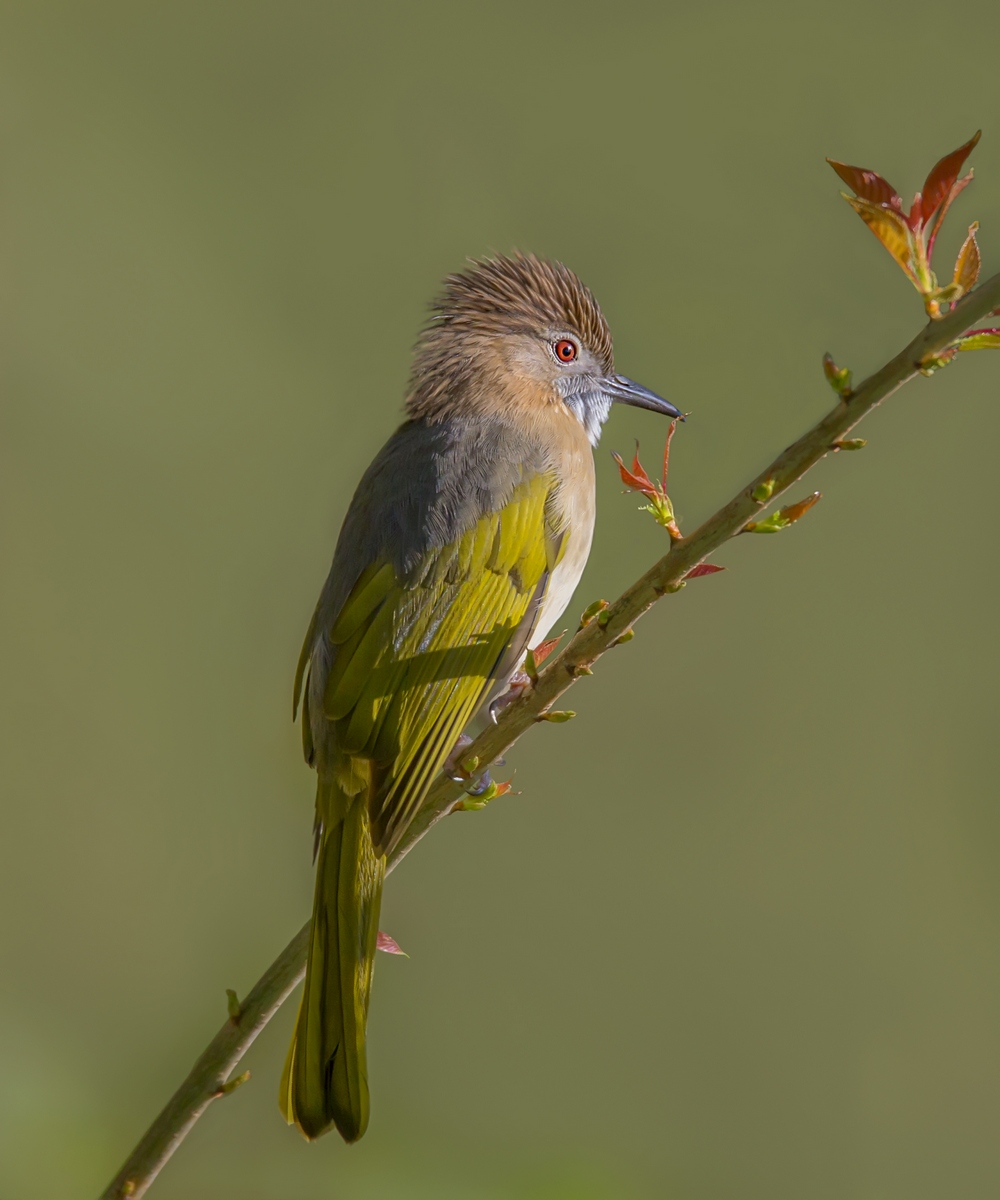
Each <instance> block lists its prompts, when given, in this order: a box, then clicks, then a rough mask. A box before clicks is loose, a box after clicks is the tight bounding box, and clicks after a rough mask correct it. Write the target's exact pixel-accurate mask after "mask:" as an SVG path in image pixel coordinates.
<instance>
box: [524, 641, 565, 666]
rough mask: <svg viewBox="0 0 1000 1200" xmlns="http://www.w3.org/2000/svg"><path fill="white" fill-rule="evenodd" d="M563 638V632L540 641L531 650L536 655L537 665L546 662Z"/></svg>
mask: <svg viewBox="0 0 1000 1200" xmlns="http://www.w3.org/2000/svg"><path fill="white" fill-rule="evenodd" d="M561 640H562V634H560V635H559V637H554V638H549V640H548V641H547V642H539V643H538V645H537V646H536V647H535V648H534V650H532V652H531V653H532V654H533V655H534V657H535V666H536V667H539V666H541V665H542V663H543V662H545V660H546V659H547V658H548V657H549V655H550V654H551V653H552V651H553V650H554V649H555V648H556V646H558V645H559V643H560V641H561Z"/></svg>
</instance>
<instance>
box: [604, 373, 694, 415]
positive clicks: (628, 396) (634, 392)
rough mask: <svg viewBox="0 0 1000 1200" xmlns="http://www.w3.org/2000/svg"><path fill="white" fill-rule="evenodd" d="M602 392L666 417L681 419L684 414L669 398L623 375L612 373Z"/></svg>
mask: <svg viewBox="0 0 1000 1200" xmlns="http://www.w3.org/2000/svg"><path fill="white" fill-rule="evenodd" d="M604 393H605V395H607V396H610V398H611V399H612V400H617V401H618V402H619V403H621V404H631V405H632V406H633V407H634V408H648V409H649V410H650V412H657V413H662V414H663V415H664V416H666V417H673V418H674V420H675V421H683V420H684V418H685V415H686V414H685V413H682V412H681V410H680V409H679V408H678V407H677V406H676V405H674V404H671V403H670V401H669V400H664V398H663V397H662V396H658V395H657V394H656V392H651V391H650V390H649V388H645V387H643V386H642V384H641V383H636V382H635V380H634V379H629V378H628V377H627V376H625V375H612V376H611V377H610V378H608V379H606V380H605V381H604Z"/></svg>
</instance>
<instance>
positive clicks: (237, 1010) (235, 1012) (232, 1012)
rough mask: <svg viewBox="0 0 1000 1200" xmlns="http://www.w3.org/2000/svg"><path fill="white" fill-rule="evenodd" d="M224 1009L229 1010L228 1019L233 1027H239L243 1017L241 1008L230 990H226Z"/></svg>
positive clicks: (234, 994)
mask: <svg viewBox="0 0 1000 1200" xmlns="http://www.w3.org/2000/svg"><path fill="white" fill-rule="evenodd" d="M226 1007H227V1008H228V1009H229V1019H230V1021H232V1023H233V1024H234V1025H239V1023H240V1017H241V1016H242V1015H243V1006H242V1005H241V1004H240V999H239V997H238V996H237V995H236V993H235V992H234V991H233V989H232V988H226Z"/></svg>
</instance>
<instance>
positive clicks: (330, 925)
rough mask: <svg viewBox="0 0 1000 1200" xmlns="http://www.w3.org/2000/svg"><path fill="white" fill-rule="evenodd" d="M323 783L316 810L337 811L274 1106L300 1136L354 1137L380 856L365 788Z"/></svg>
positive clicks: (358, 1125) (364, 1120)
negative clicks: (347, 790) (350, 790)
mask: <svg viewBox="0 0 1000 1200" xmlns="http://www.w3.org/2000/svg"><path fill="white" fill-rule="evenodd" d="M324 789H325V790H327V791H328V792H329V791H331V790H334V789H336V785H331V784H329V783H326V784H324V783H323V782H322V781H321V783H320V797H319V800H320V804H319V811H321V812H324V811H325V813H326V814H329V815H332V813H333V812H334V811H335V809H337V808H339V809H340V811H341V812H342V813H343V816H342V817H341V818H340V819H339V820H338V819H333V820H329V819H324V823H323V832H322V836H321V839H320V846H319V856H318V861H317V864H316V895H315V902H314V906H313V927H312V940H311V942H310V946H309V963H308V966H307V968H306V982H305V988H304V990H303V993H302V1001H301V1004H300V1006H299V1016H298V1021H297V1023H296V1026H295V1035H294V1037H293V1038H292V1044H291V1046H290V1047H289V1050H288V1058H287V1059H286V1062H285V1070H284V1073H283V1075H282V1079H281V1095H280V1104H281V1109H282V1112H283V1113H284V1115H285V1119H286V1120H287V1121H288V1123H289V1124H292V1123H293V1122H294V1123H295V1124H296V1125H298V1127H299V1129H300V1130H301V1131H302V1133H303V1134H304V1135H305V1136H306V1137H307V1138H310V1139H312V1138H316V1137H319V1136H320V1134H321V1133H325V1132H326V1130H327V1129H329V1127H330V1126H331V1125H336V1127H337V1129H338V1130H339V1132H340V1134H341V1136H342V1137H343V1138H344V1140H345V1141H347V1142H355V1141H357V1140H358V1138H360V1137H361V1135H362V1134H363V1133H364V1132H365V1128H366V1127H367V1125H368V1068H367V1059H366V1054H365V1026H366V1024H367V1020H368V998H369V996H370V994H371V982H372V971H373V968H374V963H375V940H376V937H377V935H378V914H379V905H380V903H381V899H382V881H383V879H384V877H385V859H384V858H382V857H379V856H377V855H376V854H375V852H374V850H373V848H372V839H371V831H370V828H369V823H368V812H367V804H366V801H365V797H364V794H363V793H362V794H359V795H357V796H354V797H346V796H343V794H341V795H339V796H336V797H334V796H330V795H326V796H324V794H323V793H324ZM336 790H339V789H336ZM324 801H325V802H324ZM331 801H332V803H331ZM338 802H339V803H338ZM345 808H346V811H344V810H345Z"/></svg>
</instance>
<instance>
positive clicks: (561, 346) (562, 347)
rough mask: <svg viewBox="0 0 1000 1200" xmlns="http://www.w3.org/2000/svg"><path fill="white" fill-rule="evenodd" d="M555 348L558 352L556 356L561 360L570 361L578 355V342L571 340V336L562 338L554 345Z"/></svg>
mask: <svg viewBox="0 0 1000 1200" xmlns="http://www.w3.org/2000/svg"><path fill="white" fill-rule="evenodd" d="M553 349H554V350H555V352H556V358H558V359H559V361H560V362H564V363H570V362H572V361H573V360H574V359H575V358H576V355H577V350H576V342H571V341H570V340H569V338H560V339H559V341H558V342H556V344H555V346H553Z"/></svg>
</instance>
